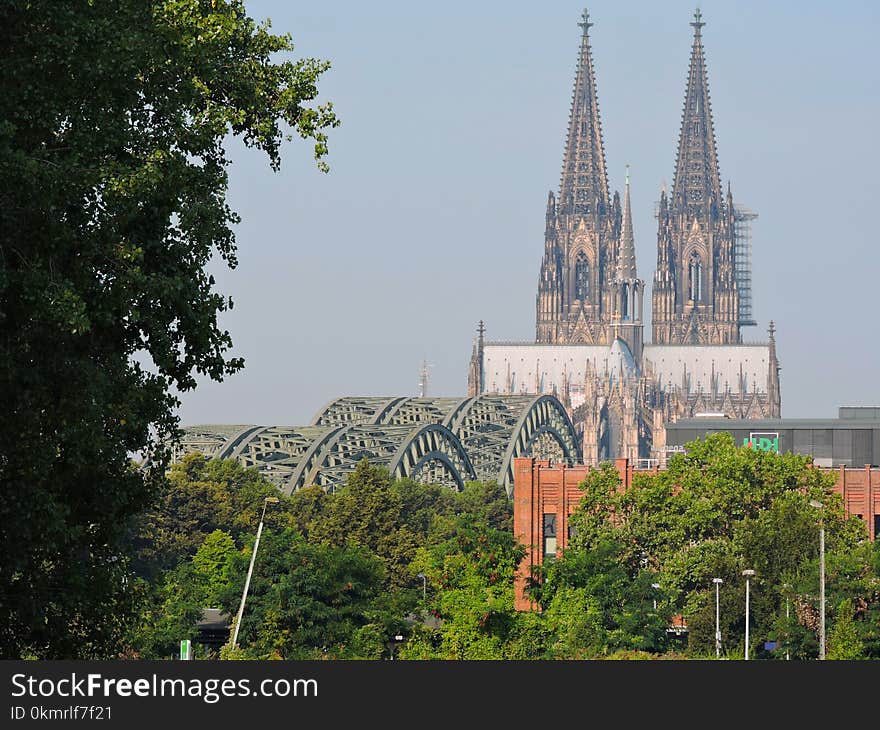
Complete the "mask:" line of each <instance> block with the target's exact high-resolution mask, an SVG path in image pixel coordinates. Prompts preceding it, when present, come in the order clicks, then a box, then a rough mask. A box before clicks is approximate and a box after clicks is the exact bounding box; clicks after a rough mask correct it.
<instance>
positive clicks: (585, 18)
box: [578, 8, 593, 35]
mask: <svg viewBox="0 0 880 730" xmlns="http://www.w3.org/2000/svg"><path fill="white" fill-rule="evenodd" d="M578 25H579V26H580V27H581V28H583V29H584V35H586V34H587V31H589V30H590V28H592V27H593V24H592V23H591V22H590V11H589V10H587V9H586V8H584V12H583V15H581V22H580V23H578Z"/></svg>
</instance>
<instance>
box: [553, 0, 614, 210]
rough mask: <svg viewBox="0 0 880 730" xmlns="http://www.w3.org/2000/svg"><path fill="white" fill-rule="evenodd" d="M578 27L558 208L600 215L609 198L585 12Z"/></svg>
mask: <svg viewBox="0 0 880 730" xmlns="http://www.w3.org/2000/svg"><path fill="white" fill-rule="evenodd" d="M578 25H580V27H581V28H582V29H583V34H582V36H581V47H580V52H579V54H578V66H577V73H576V74H575V79H574V92H573V94H572V99H571V113H570V114H569V120H568V137H567V139H566V143H565V158H564V160H563V165H562V180H561V182H560V185H559V205H560V212H562V213H595V212H600V213H601V212H604V211H605V210H607V209H608V207H609V202H610V196H609V195H608V176H607V175H606V173H605V149H604V147H603V145H602V125H601V123H600V121H599V104H598V98H597V96H596V78H595V75H594V73H593V56H592V52H591V50H590V36H589V30H590V27H591V26H592V25H593V24H592V23H591V22H590V14H589V13H588V12H587V11H586V10H584V13H583V16H582V17H581V22H580V23H578ZM597 208H598V211H597V210H596V209H597Z"/></svg>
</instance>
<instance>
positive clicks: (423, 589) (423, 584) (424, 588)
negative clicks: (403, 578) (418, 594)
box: [416, 573, 428, 601]
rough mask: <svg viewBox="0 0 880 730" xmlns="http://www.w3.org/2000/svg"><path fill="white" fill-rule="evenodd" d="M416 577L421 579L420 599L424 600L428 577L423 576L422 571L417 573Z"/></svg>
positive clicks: (426, 593)
mask: <svg viewBox="0 0 880 730" xmlns="http://www.w3.org/2000/svg"><path fill="white" fill-rule="evenodd" d="M416 578H421V579H422V600H423V601H424V600H425V598H426V597H427V595H428V579H427V578H426V577H425V574H424V573H419V574H418V575H417V576H416Z"/></svg>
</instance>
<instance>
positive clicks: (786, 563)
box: [126, 435, 880, 659]
mask: <svg viewBox="0 0 880 730" xmlns="http://www.w3.org/2000/svg"><path fill="white" fill-rule="evenodd" d="M169 482H170V486H169V489H168V490H167V492H166V494H165V495H164V497H163V499H162V502H161V504H160V505H159V506H158V507H157V508H156V509H154V510H152V511H151V512H149V513H148V514H147V515H146V516H145V517H144V519H143V520H142V521H141V523H140V525H139V527H138V529H137V531H136V534H135V535H134V536H133V539H134V540H135V542H136V547H137V556H138V557H137V563H136V565H135V569H136V573H137V577H136V578H135V581H134V582H135V587H136V592H137V595H138V597H139V605H140V616H139V620H138V621H137V622H136V624H135V626H136V628H134V629H133V630H131V631H130V632H129V636H128V644H127V649H126V655H128V656H137V657H142V658H167V657H171V656H173V655H174V654H175V653H176V652H177V647H178V643H179V641H180V639H183V638H191V639H192V638H195V624H196V622H197V621H198V620H199V618H200V617H201V615H202V610H203V608H206V607H212V608H220V609H222V610H223V611H224V612H225V613H227V614H228V615H229V616H234V615H235V614H236V612H237V610H238V606H239V602H240V600H241V591H242V588H243V585H244V579H245V574H246V572H247V568H248V564H249V561H250V556H251V550H252V546H253V542H254V537H255V534H256V531H257V525H258V522H259V518H260V512H261V510H262V508H263V504H264V498H265V497H267V496H273V497H279V499H280V501H279V502H278V503H277V504H270V505H269V506H268V509H267V511H266V518H265V528H264V531H263V534H262V538H261V542H260V546H259V550H258V555H257V560H256V565H255V568H254V573H253V577H252V580H251V585H250V590H249V593H248V598H247V604H246V610H245V613H244V618H243V620H242V625H241V627H240V631H239V639H238V644H239V649H238V650H237V651H235V652H233V651H231V650H230V649H229V647H228V646H227V647H225V648H224V649H223V650H222V651H221V652H219V655H220V656H223V657H228V658H278V659H307V658H328V659H337V658H339V659H380V658H388V657H389V656H391V654H392V653H393V655H394V657H395V658H404V659H575V658H598V657H612V658H651V657H662V658H679V657H684V656H689V657H714V656H715V611H716V606H715V586H714V584H713V582H712V579H713V578H721V579H722V580H723V581H724V582H723V583H722V584H721V586H720V590H719V602H720V603H719V607H718V608H719V615H720V629H721V636H722V654H723V656H727V657H731V658H735V657H739V656H742V652H743V637H744V624H745V606H744V590H745V584H744V578H743V577H742V571H743V570H744V569H747V568H748V569H753V570H754V571H755V575H754V577H752V578H751V584H750V599H751V611H750V622H751V624H750V635H751V641H750V644H751V652H750V653H751V656H752V657H754V658H769V659H782V658H785V656H786V653H787V654H788V655H789V656H791V657H792V658H794V659H809V658H815V657H816V656H817V653H818V642H817V628H818V592H819V576H818V526H819V514H818V512H817V508H816V507H813V506H811V505H810V501H811V500H818V501H820V502H821V503H822V504H823V505H824V507H823V508H822V520H823V524H824V527H825V534H826V556H825V557H826V590H827V606H828V610H827V614H828V657H829V658H845V659H850V658H877V657H880V550H878V548H877V546H876V545H875V544H874V543H870V542H868V541H867V540H866V535H865V531H864V525H863V523H862V522H861V521H860V520H856V519H846V518H845V516H844V512H843V505H842V502H841V499H840V497H839V496H838V495H835V494H833V493H832V491H831V486H832V484H833V479H830V478H829V477H828V475H825V474H823V473H822V472H820V471H819V470H817V469H813V468H812V467H811V466H810V465H809V463H808V460H807V459H805V458H804V457H800V456H795V455H776V454H766V453H763V452H757V451H753V450H749V449H740V448H736V447H735V445H734V444H733V442H732V440H731V439H730V437H728V436H726V435H717V436H712V437H709V438H708V439H707V440H706V441H702V442H695V443H693V444H691V445H690V446H689V451H688V453H687V454H686V455H677V456H676V457H674V458H673V459H672V461H671V463H670V466H669V469H668V470H666V471H662V472H659V473H658V474H644V475H638V476H637V477H636V479H635V481H634V484H633V487H632V488H631V489H629V490H627V491H626V492H622V491H620V489H619V480H618V477H617V473H616V471H615V470H614V469H613V468H612V467H611V466H610V465H604V466H603V467H602V468H600V469H598V470H594V471H592V472H591V473H590V475H589V477H588V478H587V480H586V481H585V482H584V483H583V485H582V488H583V490H584V496H583V500H582V502H581V503H580V505H579V507H578V508H577V509H576V511H575V513H574V514H573V515H572V518H571V525H572V536H571V540H570V547H569V548H568V549H567V550H565V551H564V552H562V553H561V554H560V555H559V557H558V558H557V559H556V560H552V561H548V562H547V564H546V565H545V566H543V567H542V568H540V569H535V570H534V571H533V574H532V577H531V580H530V581H529V583H530V587H529V589H528V590H529V592H530V595H531V598H532V600H533V602H534V605H535V607H536V609H537V610H535V611H532V612H518V611H515V610H514V608H513V605H514V574H515V571H516V568H517V566H518V565H519V563H520V561H521V560H522V558H523V555H524V554H525V550H524V548H523V546H521V545H519V544H518V543H517V542H516V540H515V539H514V535H513V530H512V516H513V514H512V512H513V511H512V504H511V502H510V500H509V499H508V498H507V495H506V494H505V492H504V490H503V489H502V488H501V487H499V486H498V485H497V484H494V483H480V482H472V483H469V484H467V485H466V488H465V489H464V490H463V491H462V492H460V493H456V492H453V491H451V490H449V489H446V488H443V487H439V486H426V485H421V484H418V483H416V482H413V481H409V480H399V481H393V480H392V479H391V478H390V476H389V474H388V472H387V471H386V470H385V469H383V468H381V467H377V466H375V465H372V464H370V463H369V462H368V461H366V460H365V461H362V462H361V463H360V464H359V465H358V467H357V469H356V470H355V471H354V472H352V474H351V475H350V476H349V478H348V480H347V482H346V485H345V486H344V488H342V489H340V490H338V491H337V492H335V493H333V494H327V493H325V492H324V491H323V490H321V489H320V488H317V487H310V488H307V489H303V490H301V491H299V492H297V493H296V494H294V495H293V496H291V497H283V496H280V495H279V494H278V492H277V490H276V489H275V487H274V486H272V485H271V484H269V483H268V482H266V481H265V480H264V479H263V478H262V477H261V476H260V475H259V473H258V472H257V471H256V470H253V469H244V468H243V467H241V466H240V465H239V464H238V463H237V462H235V461H231V460H230V461H218V460H207V459H205V458H204V457H202V456H201V455H190V456H187V457H186V458H185V459H184V460H183V461H182V462H181V463H180V464H177V465H175V466H174V467H173V469H172V471H171V473H170V477H169ZM673 624H686V626H687V631H686V632H679V633H676V632H673V631H670V630H669V629H670V627H671V626H672V625H673ZM395 637H402V638H401V639H400V640H396V639H395ZM197 655H199V656H214V655H217V654H212V653H211V652H210V651H208V650H206V648H205V647H197Z"/></svg>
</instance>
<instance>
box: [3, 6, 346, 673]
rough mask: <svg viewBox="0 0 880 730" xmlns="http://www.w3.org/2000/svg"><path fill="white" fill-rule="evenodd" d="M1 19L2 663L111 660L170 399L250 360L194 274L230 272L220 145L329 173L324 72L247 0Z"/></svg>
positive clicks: (159, 464) (169, 423) (161, 458)
mask: <svg viewBox="0 0 880 730" xmlns="http://www.w3.org/2000/svg"><path fill="white" fill-rule="evenodd" d="M0 27H2V28H3V32H2V34H0V401H2V403H3V405H4V411H5V414H4V415H5V418H4V419H3V420H2V425H0V550H2V552H3V556H4V558H3V560H4V562H3V570H2V571H0V656H3V657H7V658H11V657H15V656H22V655H24V656H39V657H75V656H79V657H89V656H106V655H108V654H112V653H113V652H114V651H115V647H116V646H117V645H118V636H119V634H120V632H121V630H122V626H121V623H123V619H122V617H125V616H126V615H128V614H129V611H128V608H127V605H126V602H127V601H128V600H129V596H128V592H127V591H126V590H124V589H123V585H124V582H123V580H122V578H123V575H124V574H125V572H126V570H127V567H126V562H127V560H126V553H125V550H124V549H123V548H122V547H121V538H122V535H123V534H124V533H125V531H126V529H127V526H128V523H129V522H130V519H131V517H132V515H134V514H135V513H137V512H139V511H140V510H142V509H143V508H145V507H146V506H147V505H148V504H150V503H151V502H152V500H153V499H154V496H155V494H156V492H157V490H158V489H159V487H160V486H161V483H162V475H163V472H164V469H165V466H166V460H165V455H164V454H163V453H162V450H161V449H160V448H159V447H158V446H157V444H158V443H159V442H160V441H161V440H162V439H164V438H166V437H168V436H169V435H171V434H173V433H174V431H175V429H176V427H177V420H176V416H175V406H176V405H177V401H176V398H175V396H174V394H173V389H174V388H176V389H178V390H181V391H186V390H188V389H191V388H193V387H194V386H195V383H196V380H195V376H196V375H197V374H202V375H206V376H208V377H210V378H213V379H215V380H220V379H222V378H223V377H224V376H225V375H227V374H229V373H232V372H234V371H236V370H238V369H239V368H241V367H242V362H241V361H240V360H239V359H236V358H230V357H228V356H227V352H228V350H229V348H230V346H231V338H230V335H229V334H228V333H227V332H225V331H223V330H222V329H221V328H220V327H219V326H218V320H217V317H218V314H219V313H221V312H223V311H224V310H225V309H227V308H229V307H231V306H232V303H231V301H230V300H229V299H228V298H227V297H225V296H223V295H222V294H221V293H220V292H218V291H216V289H215V287H214V280H213V278H212V277H211V276H210V275H209V274H208V273H207V272H206V270H205V265H206V264H207V263H208V261H209V260H210V259H211V258H212V257H214V256H219V257H220V258H222V259H223V260H225V261H226V262H227V263H228V265H229V266H233V267H234V266H235V264H236V256H235V240H234V234H233V226H234V224H235V223H236V222H237V220H238V218H237V216H236V214H235V213H234V211H232V210H231V209H230V208H229V206H228V205H227V203H226V191H227V168H228V165H229V159H228V158H227V155H226V152H225V149H224V139H225V138H226V137H227V136H228V135H229V134H234V135H237V136H239V137H240V138H242V139H243V141H244V143H245V144H246V145H248V146H250V147H254V148H257V149H260V150H263V151H264V152H265V153H266V154H267V156H268V159H269V163H270V165H271V167H272V168H273V169H277V168H278V166H279V164H280V146H281V143H282V141H283V139H284V137H285V134H287V132H286V131H285V130H290V132H292V133H293V134H296V135H298V136H301V137H303V138H307V139H311V140H312V142H313V144H314V153H315V158H316V159H317V160H318V165H319V167H321V168H322V169H323V168H324V167H325V165H324V162H323V157H324V155H325V154H326V152H327V148H326V137H325V130H326V129H327V128H328V127H333V126H336V124H337V121H336V118H335V116H334V113H333V111H332V109H331V107H330V105H329V104H325V105H316V104H314V103H313V102H314V100H315V99H316V97H317V95H318V89H317V86H316V84H317V79H318V77H319V76H320V74H321V73H322V72H323V71H324V70H326V69H327V68H328V64H327V63H326V62H324V61H318V60H314V59H303V60H297V61H293V60H282V59H283V58H284V57H285V56H289V54H288V53H287V52H289V51H291V50H292V49H293V45H292V42H291V39H290V38H289V37H288V36H277V35H273V34H271V33H270V32H269V30H268V27H266V26H260V25H257V24H255V22H254V21H253V20H251V19H250V18H249V17H248V15H247V13H246V12H245V8H244V3H243V2H242V1H241V0H153V1H152V2H149V1H148V0H118V1H117V2H113V3H108V2H103V1H101V0H97V1H94V2H92V1H87V0H71V1H70V2H64V3H59V2H54V1H53V0H28V1H27V2H25V1H24V0H3V2H2V3H0ZM132 453H137V454H144V455H148V456H150V457H151V459H152V460H151V464H152V466H151V468H148V469H146V470H144V471H138V470H136V469H134V468H133V467H132V464H131V459H130V456H131V454H132Z"/></svg>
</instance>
